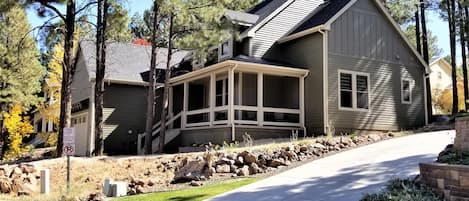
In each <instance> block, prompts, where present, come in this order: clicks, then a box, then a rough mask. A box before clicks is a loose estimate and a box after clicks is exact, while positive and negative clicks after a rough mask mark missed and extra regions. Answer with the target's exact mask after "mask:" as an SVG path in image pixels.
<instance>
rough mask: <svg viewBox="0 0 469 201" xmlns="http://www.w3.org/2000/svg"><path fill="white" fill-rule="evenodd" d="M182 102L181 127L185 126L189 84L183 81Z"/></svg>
mask: <svg viewBox="0 0 469 201" xmlns="http://www.w3.org/2000/svg"><path fill="white" fill-rule="evenodd" d="M183 99H184V101H183V102H184V103H183V112H182V115H181V128H186V123H187V116H186V113H187V110H188V108H189V84H188V83H187V82H184V98H183Z"/></svg>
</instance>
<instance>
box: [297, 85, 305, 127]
mask: <svg viewBox="0 0 469 201" xmlns="http://www.w3.org/2000/svg"><path fill="white" fill-rule="evenodd" d="M298 79H299V80H300V81H299V83H300V86H299V88H298V89H299V92H300V93H299V97H298V98H299V100H298V101H299V106H300V125H301V126H303V127H304V126H305V79H304V77H299V78H298Z"/></svg>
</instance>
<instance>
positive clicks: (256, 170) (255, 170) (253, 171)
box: [249, 163, 262, 174]
mask: <svg viewBox="0 0 469 201" xmlns="http://www.w3.org/2000/svg"><path fill="white" fill-rule="evenodd" d="M261 172H262V171H261V168H259V166H257V164H256V163H251V165H249V174H257V173H261Z"/></svg>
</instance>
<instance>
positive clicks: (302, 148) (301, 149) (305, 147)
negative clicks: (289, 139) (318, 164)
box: [300, 145, 308, 153]
mask: <svg viewBox="0 0 469 201" xmlns="http://www.w3.org/2000/svg"><path fill="white" fill-rule="evenodd" d="M300 152H302V153H306V152H308V146H306V145H301V146H300Z"/></svg>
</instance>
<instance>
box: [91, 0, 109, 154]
mask: <svg viewBox="0 0 469 201" xmlns="http://www.w3.org/2000/svg"><path fill="white" fill-rule="evenodd" d="M107 8H108V4H107V0H98V16H97V20H96V22H97V32H96V86H95V97H94V98H95V155H96V156H102V155H103V154H104V136H103V123H104V119H103V104H104V97H103V96H104V74H105V71H106V32H105V31H106V17H107V14H106V13H107Z"/></svg>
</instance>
